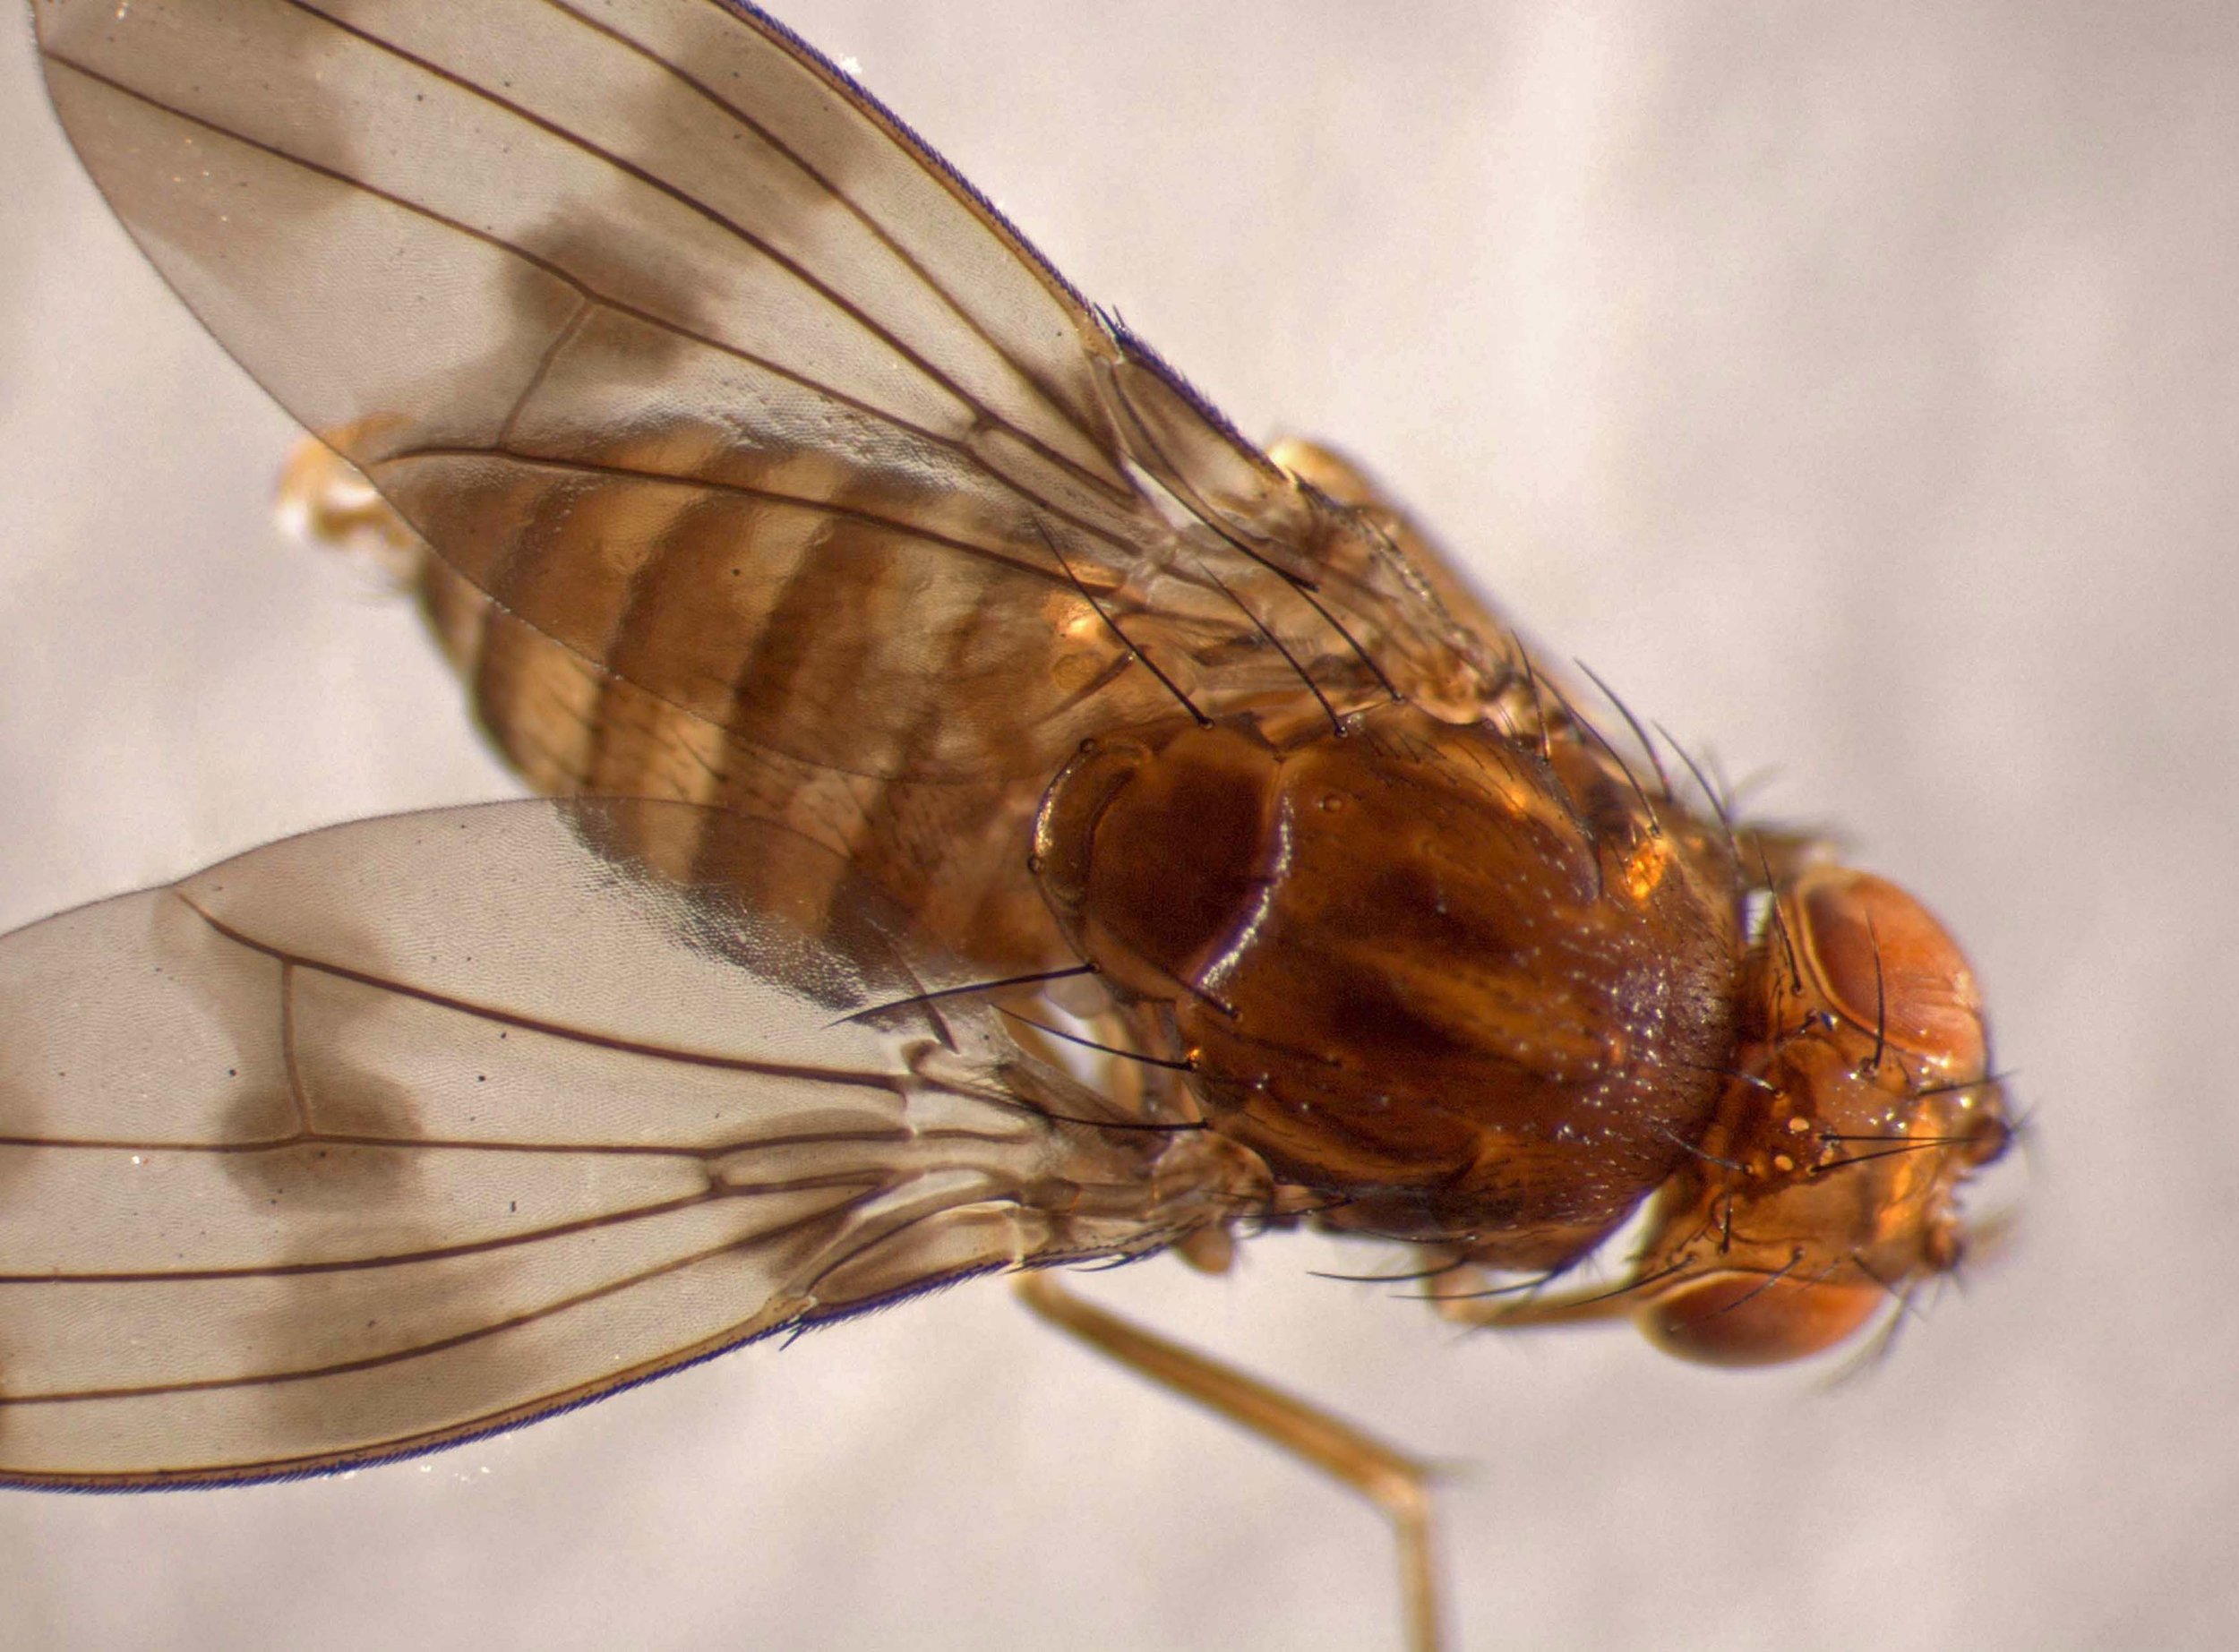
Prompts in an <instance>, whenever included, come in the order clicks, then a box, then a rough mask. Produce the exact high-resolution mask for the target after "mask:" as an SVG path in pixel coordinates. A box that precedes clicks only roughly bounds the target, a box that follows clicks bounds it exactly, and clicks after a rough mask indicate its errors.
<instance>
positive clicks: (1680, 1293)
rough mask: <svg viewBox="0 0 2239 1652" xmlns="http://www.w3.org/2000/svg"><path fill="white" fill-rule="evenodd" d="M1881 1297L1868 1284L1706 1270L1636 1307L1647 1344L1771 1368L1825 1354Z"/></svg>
mask: <svg viewBox="0 0 2239 1652" xmlns="http://www.w3.org/2000/svg"><path fill="white" fill-rule="evenodd" d="M1886 1300H1887V1297H1886V1294H1885V1293H1884V1292H1883V1291H1882V1289H1881V1288H1879V1287H1877V1286H1873V1285H1837V1284H1830V1283H1829V1282H1827V1281H1826V1280H1795V1279H1786V1278H1781V1277H1779V1276H1771V1275H1766V1274H1763V1273H1738V1272H1718V1273H1706V1274H1704V1275H1703V1276H1702V1277H1701V1278H1699V1279H1694V1280H1688V1281H1687V1282H1686V1284H1684V1285H1682V1286H1680V1287H1679V1288H1678V1289H1677V1290H1674V1291H1670V1292H1669V1293H1667V1294H1666V1295H1664V1296H1661V1297H1658V1298H1657V1299H1656V1300H1655V1301H1654V1302H1652V1303H1651V1304H1650V1305H1648V1306H1647V1307H1645V1308H1643V1309H1642V1310H1641V1312H1640V1314H1639V1323H1640V1327H1641V1330H1642V1331H1643V1333H1645V1334H1646V1336H1647V1337H1648V1340H1650V1341H1651V1342H1653V1343H1654V1344H1655V1345H1656V1346H1657V1347H1658V1348H1662V1349H1663V1350H1664V1351H1665V1352H1666V1353H1668V1354H1676V1355H1677V1356H1678V1357H1680V1358H1682V1359H1691V1360H1694V1362H1695V1363H1697V1364H1698V1365H1783V1364H1785V1363H1787V1362H1788V1361H1789V1360H1792V1359H1806V1358H1808V1357H1811V1356H1812V1355H1814V1354H1820V1353H1824V1352H1825V1351H1826V1350H1827V1349H1829V1348H1832V1347H1834V1346H1835V1344H1837V1343H1838V1342H1841V1341H1843V1340H1846V1339H1848V1338H1849V1337H1850V1336H1852V1335H1853V1334H1855V1333H1856V1332H1857V1329H1858V1328H1859V1327H1860V1326H1861V1325H1863V1324H1865V1323H1866V1321H1867V1320H1869V1319H1871V1318H1872V1317H1873V1316H1874V1311H1875V1310H1876V1309H1877V1308H1879V1307H1880V1306H1881V1305H1882V1304H1883V1302H1884V1301H1886Z"/></svg>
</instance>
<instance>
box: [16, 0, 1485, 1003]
mask: <svg viewBox="0 0 2239 1652" xmlns="http://www.w3.org/2000/svg"><path fill="white" fill-rule="evenodd" d="M38 17H39V36H40V45H41V48H42V51H43V52H44V54H45V59H46V66H47V81H48V85H49V87H50V90H51V91H52V93H53V96H54V99H55V102H56V107H57V108H58V109H59V110H60V111H61V113H62V116H63V119H64V124H65V125H66V126H67V127H68V129H69V132H70V135H71V137H72V140H73V141H74V142H75V144H76V145H77V147H78V150H79V151H80V153H81V155H82V156H83V157H84V158H85V161H86V163H87V166H88V167H89V168H90V171H91V172H92V173H93V175H94V176H95V178H96V179H97V180H98V181H99V184H100V185H101V187H102V189H103V190H104V191H105V192H106V193H107V195H108V197H109V200H110V201H111V202H112V203H113V204H114V205H115V207H116V210H117V211H118V213H119V215H120V216H121V217H122V218H124V222H125V223H126V225H127V226H128V227H130V228H131V230H132V232H133V235H135V236H136V237H137V238H138V240H139V241H140V243H141V244H142V246H143V247H144V248H145V249H146V250H147V252H148V253H149V254H150V257H151V258H152V259H153V260H154V261H155V262H156V263H157V264H158V266H159V268H160V269H161V270H163V272H164V274H165V275H166V276H167V278H168V279H169V280H170V281H171V283H172V285H173V286H174V287H176V289H177V290H178V291H179V293H180V294H181V295H183V296H184V298H185V299H186V301H187V302H188V304H191V305H192V306H193V308H194V310H195V312H196V313H197V314H198V315H200V316H201V317H202V320H203V321H205V322H206V323H207V324H208V325H209V326H210V329H211V330H212V331H213V332H214V333H216V334H217V336H218V337H219V339H220V340H221V341H223V342H224V343H225V345H226V346H227V348H228V349H229V350H231V351H232V353H233V354H234V355H235V356H236V358H237V359H239V360H240V361H241V362H242V364H244V366H246V367H247V368H248V370H249V371H250V372H252V373H253V374H254V375H255V376H256V377H257V379H258V380H259V381H261V382H262V384H264V385H265V387H266V388H267V389H270V391H271V392H272V393H273V394H274V395H275V396H276V397H277V398H279V400H280V401H281V402H282V403H284V404H285V405H286V406H287V407H288V408H289V409H290V410H291V411H292V412H294V413H295V414H296V416H297V417H298V418H300V419H301V420H302V421H303V422H304V423H305V424H306V425H308V426H309V427H310V428H311V429H312V430H313V432H317V433H318V434H319V435H321V436H322V438H324V439H325V440H326V441H328V442H330V444H332V445H333V446H334V447H335V448H336V449H338V450H339V451H340V452H341V453H342V454H343V455H344V456H346V457H347V458H349V459H350V460H351V461H352V462H353V463H355V464H356V466H358V467H359V468H360V469H362V470H363V471H365V474H366V475H368V476H370V477H371V478H372V480H373V483H374V484H375V485H376V486H377V487H378V488H379V489H380V491H381V492H382V494H383V495H384V496H385V497H386V498H387V499H388V500H389V501H390V503H391V504H392V505H393V506H394V507H395V508H396V509H397V510H398V511H399V513H400V514H401V516H402V517H403V518H404V519H405V520H406V521H407V523H409V525H410V526H412V527H413V528H414V529H415V530H416V532H417V533H418V534H419V535H421V536H422V537H423V538H424V539H425V541H426V542H427V544H429V545H430V546H431V547H432V548H433V559H434V560H433V563H432V564H431V567H430V569H429V570H428V575H427V578H426V586H427V590H428V594H429V602H430V606H431V609H432V610H433V612H434V615H435V618H436V620H437V623H438V626H439V629H441V630H442V633H443V635H444V637H445V640H446V641H447V643H448V644H449V646H450V649H451V652H452V653H453V655H454V656H455V657H456V658H457V659H459V662H460V663H462V665H463V666H464V667H465V668H466V669H467V671H468V674H469V677H470V680H472V682H473V684H474V687H475V691H476V698H477V700H478V703H479V706H480V708H481V710H482V712H483V715H484V716H485V721H487V722H488V723H490V725H491V726H492V727H493V730H494V731H495V732H496V733H497V735H498V738H499V740H500V741H501V743H502V745H503V746H504V747H505V749H507V751H508V752H509V754H510V756H511V757H512V758H513V759H514V760H515V761H516V763H517V764H519V766H521V767H522V768H523V770H524V771H525V773H527V775H528V777H529V778H530V779H531V781H532V782H533V783H536V784H537V785H539V786H540V787H541V788H543V789H545V790H549V791H554V792H570V791H588V792H605V793H610V794H630V795H646V796H663V797H673V798H679V799H683V800H692V801H698V802H706V803H720V804H721V805H723V806H724V807H725V809H732V810H743V811H746V812H751V813H756V814H759V815H763V816H765V817H773V818H779V819H783V820H785V822H787V823H788V824H789V825H791V826H794V828H795V829H796V830H797V831H799V832H801V833H802V835H804V836H807V837H809V838H811V839H812V840H814V841H816V842H818V843H821V844H824V845H827V846H829V847H832V848H834V849H836V850H838V851H840V852H841V853H842V854H843V856H844V857H845V858H846V859H849V860H854V861H855V862H857V863H858V864H862V865H864V866H866V867H867V868H868V869H870V870H871V872H872V873H873V875H874V876H875V877H878V878H879V881H880V882H881V883H882V884H884V885H885V886H888V887H889V888H890V889H892V890H893V891H894V893H895V894H896V895H897V896H898V897H899V898H901V899H902V900H903V901H904V902H905V903H907V904H909V905H910V906H911V907H912V909H913V910H914V911H917V912H921V913H925V912H930V913H931V920H930V921H929V929H930V932H931V934H933V935H934V936H936V937H939V938H940V939H941V940H942V941H943V942H944V943H945V944H948V945H950V946H957V947H961V948H963V949H965V950H968V951H970V952H972V953H974V954H975V955H978V956H981V957H982V958H986V959H997V960H1011V961H1016V962H1019V963H1026V962H1029V961H1037V960H1046V958H1047V957H1048V956H1049V955H1050V954H1051V946H1052V945H1053V937H1051V933H1050V930H1049V927H1048V925H1047V923H1046V920H1044V919H1043V918H1042V914H1041V912H1040V909H1039V905H1038V903H1036V902H1035V901H1034V898H1033V891H1032V889H1031V886H1029V885H1028V883H1027V881H1026V878H1025V871H1024V869H1023V866H1022V865H1021V861H1022V860H1023V846H1024V835H1023V828H1024V817H1025V814H1026V813H1028V812H1030V811H1031V809H1032V808H1033V806H1034V800H1036V799H1037V798H1038V796H1039V795H1040V792H1041V791H1042V788H1043V786H1044V785H1046V783H1048V781H1049V779H1050V778H1051V775H1052V773H1053V772H1054V771H1055V769H1056V767H1057V766H1059V764H1060V763H1061V762H1062V761H1063V760H1064V759H1065V758H1066V757H1067V756H1068V754H1069V753H1071V752H1072V751H1073V750H1074V749H1076V748H1077V746H1078V744H1079V742H1080V741H1081V740H1083V739H1085V738H1087V737H1089V736H1092V735H1095V734H1099V733H1103V732H1110V731H1111V730H1112V729H1114V728H1118V727H1124V726H1131V725H1137V724H1141V723H1147V722H1152V721H1158V720H1164V719H1170V718H1172V717H1175V716H1178V715H1184V710H1185V706H1186V708H1187V710H1188V711H1189V712H1191V713H1194V714H1197V715H1213V716H1217V715H1225V714H1231V713H1235V712H1240V711H1249V712H1251V713H1253V714H1254V715H1258V716H1260V717H1261V718H1262V719H1263V720H1264V721H1266V722H1269V723H1275V724H1284V723H1291V724H1309V723H1313V722H1316V721H1318V720H1321V719H1324V718H1328V717H1334V716H1335V715H1341V714H1343V713H1344V712H1347V711H1351V710H1353V709H1357V708H1359V707H1360V706H1366V705H1369V704H1372V703H1375V702H1377V701H1378V700H1381V699H1384V698H1389V697H1392V696H1394V695H1400V696H1404V697H1406V698H1412V699H1416V700H1418V701H1420V703H1423V704H1425V705H1427V706H1431V707H1433V708H1434V709H1435V710H1437V712H1438V713H1439V714H1440V715H1447V716H1450V717H1453V718H1456V719H1468V718H1473V717H1475V716H1477V715H1480V714H1481V713H1483V712H1484V711H1485V710H1486V709H1487V708H1488V707H1490V706H1494V705H1495V704H1496V703H1497V701H1499V700H1500V699H1501V698H1502V697H1503V696H1504V695H1508V696H1513V694H1514V689H1515V672H1514V668H1513V663H1512V662H1511V661H1510V660H1509V658H1508V656H1507V653H1506V649H1505V648H1504V647H1502V646H1499V645H1498V644H1497V643H1494V642H1488V641H1486V640H1485V639H1483V638H1480V637H1478V636H1477V635H1475V634H1474V633H1472V632H1471V630H1470V629H1467V628H1466V627H1465V626H1463V625H1462V624H1459V623H1457V622H1456V621H1454V619H1453V618H1451V617H1450V615H1449V613H1448V612H1447V610H1446V608H1445V606H1444V605H1443V604H1442V603H1440V602H1439V600H1438V599H1437V595H1435V594H1434V593H1435V589H1436V587H1435V584H1434V582H1433V581H1431V580H1428V579H1427V578H1425V577H1424V575H1423V574H1422V572H1421V571H1420V569H1417V568H1415V567H1414V566H1412V565H1411V563H1410V561H1409V560H1408V558H1407V557H1406V555H1405V554H1403V552H1401V551H1399V550H1398V549H1396V548H1395V547H1394V544H1393V540H1392V535H1389V534H1388V533H1387V532H1385V530H1384V527H1383V526H1382V525H1381V524H1380V523H1379V522H1378V521H1377V519H1376V518H1375V517H1374V515H1373V514H1372V513H1367V512H1362V511H1357V510H1353V509H1349V508H1347V507H1345V506H1343V505H1340V504H1338V503H1336V502H1334V501H1332V500H1331V499H1330V498H1329V497H1328V496H1327V494H1326V493H1325V492H1323V491H1322V490H1320V489H1318V488H1316V487H1314V486H1312V485H1309V484H1307V483H1305V482H1302V481H1301V480H1300V478H1299V477H1298V476H1297V475H1294V474H1293V473H1291V472H1290V471H1288V470H1285V469H1284V468H1282V467H1281V466H1277V465H1276V464H1274V463H1273V462H1272V461H1270V460H1269V459H1268V458H1266V457H1265V455H1264V454H1262V453H1261V452H1260V451H1259V450H1258V449H1256V448H1255V447H1253V446H1252V445H1251V444H1250V443H1248V442H1247V441H1244V440H1242V439H1241V438H1240V436H1238V435H1237V434H1236V432H1234V431H1233V430H1232V429H1231V427H1230V426H1229V425H1228V424H1226V422H1225V421H1223V420H1222V418H1221V417H1220V416H1219V415H1217V414H1216V413H1214V411H1213V410H1212V409H1211V408H1210V407H1208V406H1207V405H1206V404H1205V402H1204V401H1203V400H1201V399H1200V398H1197V396H1196V395H1195V394H1194V393H1193V392H1191V391H1190V390H1189V389H1188V388H1187V387H1186V386H1185V385H1184V384H1183V382H1182V381H1180V379H1179V378H1178V377H1177V376H1176V375H1174V374H1173V373H1171V372H1170V371H1168V370H1167V369H1166V368H1165V367H1164V366H1163V365H1162V364H1160V362H1159V361H1158V360H1157V358H1156V357H1155V356H1154V355H1153V354H1152V353H1151V352H1150V351H1148V350H1147V349H1146V348H1145V347H1143V346H1142V345H1141V344H1140V342H1139V341H1137V339H1135V338H1132V337H1131V336H1129V335H1128V334H1127V333H1126V332H1125V331H1124V330H1120V329H1119V328H1118V327H1117V326H1116V325H1115V324H1112V323H1111V322H1109V321H1107V320H1106V319H1105V318H1104V317H1102V315H1100V314H1099V313H1098V312H1095V311H1094V310H1093V309H1092V308H1091V307H1090V306H1089V305H1088V304H1085V302H1084V301H1083V300H1082V299H1081V298H1080V296H1079V295H1077V294H1076V293H1075V292H1074V291H1073V290H1072V289H1071V288H1070V287H1068V285H1067V284H1066V283H1065V282H1064V281H1063V280H1062V279H1061V278H1059V276H1058V275H1057V274H1056V273H1055V272H1054V271H1053V270H1051V269H1050V267H1049V266H1048V265H1047V264H1046V263H1044V262H1043V261H1042V259H1041V258H1040V256H1039V255H1038V254H1037V253H1034V250H1033V249H1032V248H1031V247H1030V246H1029V245H1028V244H1026V243H1025V241H1024V240H1023V239H1022V238H1021V237H1020V236H1019V235H1017V232H1015V231H1014V230H1013V229H1012V228H1011V227H1009V226H1008V224H1007V223H1006V222H1004V220H1003V219H1002V218H1000V217H999V215H998V214H997V213H996V212H995V211H994V210H993V209H992V208H991V206H989V204H988V203H987V202H986V201H984V200H983V199H982V198H981V197H980V196H979V195H978V194H977V193H975V192H974V190H972V188H971V187H970V186H969V185H967V184H965V183H964V182H963V181H962V180H960V179H959V178H958V177H957V175H955V174H954V173H953V172H951V171H950V170H949V169H948V167H947V166H946V165H945V164H944V163H942V162H941V161H940V160H939V158H938V157H936V156H935V155H933V154H932V153H931V150H928V149H927V148H926V147H925V146H924V145H923V144H922V143H921V142H920V141H918V140H917V139H916V138H915V137H914V135H913V134H912V133H910V132H909V131H908V130H907V129H906V128H905V126H903V125H902V124H900V123H899V122H898V121H896V119H895V118H894V117H893V116H890V115H889V114H888V112H887V111H886V110H885V109H884V108H882V107H880V106H879V104H878V103H877V102H875V101H874V100H873V99H872V98H871V97H870V96H869V95H868V94H866V93H865V92H864V91H863V90H862V89H861V88H860V87H858V86H857V85H855V84H854V81H851V80H850V79H848V78H847V77H846V76H845V74H843V73H841V72H840V71H839V70H838V69H836V67H834V66H833V65H832V64H829V63H828V62H827V61H826V60H825V59H823V58H822V57H820V56H818V55H817V54H816V53H815V52H814V51H812V50H811V48H809V47H806V46H805V45H803V44H802V42H800V41H799V40H798V39H794V37H793V36H792V35H791V34H789V33H788V32H787V31H785V30H784V28H783V27H782V26H781V25H779V24H777V23H776V22H775V21H772V20H770V19H768V18H767V17H765V16H764V15H762V14H761V13H759V12H757V11H755V10H753V9H752V8H751V7H748V6H744V5H741V4H717V3H716V0H601V3H599V4H591V3H590V0H578V3H574V4H570V3H567V0H477V3H476V4H473V5H457V6H431V5H411V4H381V3H376V0H313V3H310V4H299V3H297V0H179V3H178V4H169V5H163V6H142V5H133V6H125V7H119V6H116V5H115V4H111V0H41V4H39V9H38Z"/></svg>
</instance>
